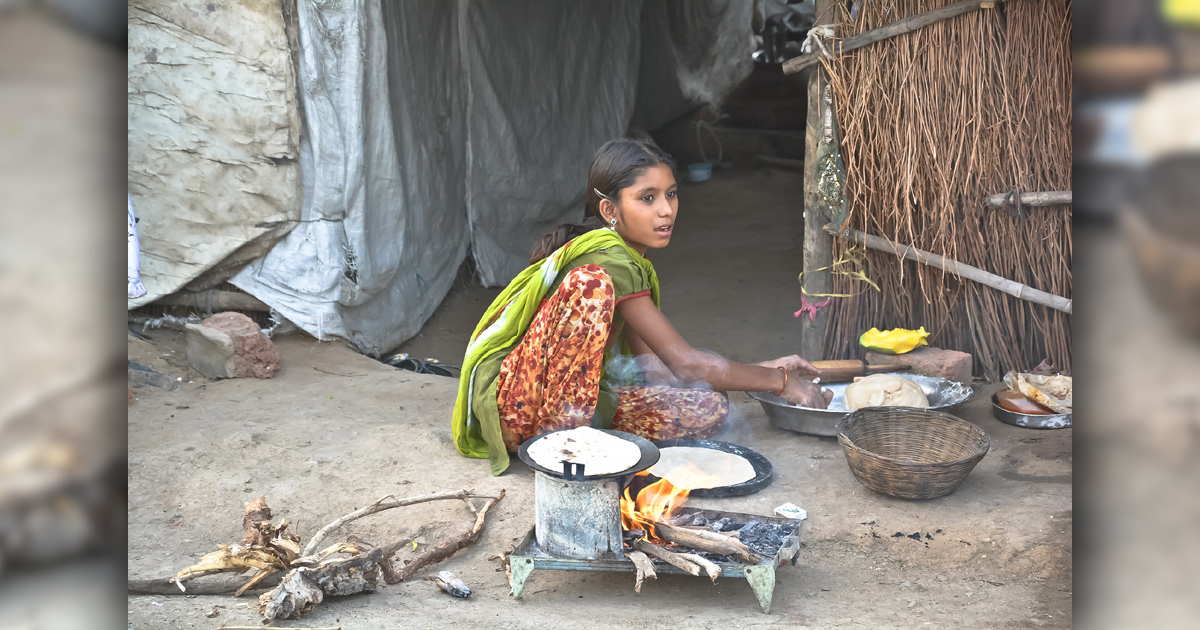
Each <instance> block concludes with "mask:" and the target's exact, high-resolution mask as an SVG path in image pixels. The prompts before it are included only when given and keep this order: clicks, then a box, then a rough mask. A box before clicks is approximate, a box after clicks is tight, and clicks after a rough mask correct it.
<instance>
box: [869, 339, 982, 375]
mask: <svg viewBox="0 0 1200 630" xmlns="http://www.w3.org/2000/svg"><path fill="white" fill-rule="evenodd" d="M866 361H867V363H868V364H875V363H903V364H904V365H907V366H910V367H911V368H912V373H913V374H921V375H924V376H940V377H942V378H945V379H949V380H951V381H957V382H959V383H970V382H971V381H972V376H971V370H972V368H973V360H972V358H971V355H970V354H967V353H966V352H959V351H957V350H943V349H942V348H931V347H928V346H925V347H922V348H917V349H916V350H913V351H912V352H908V353H905V354H882V353H879V352H868V353H867V357H866Z"/></svg>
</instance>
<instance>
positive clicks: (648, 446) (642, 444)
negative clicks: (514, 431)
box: [517, 429, 658, 481]
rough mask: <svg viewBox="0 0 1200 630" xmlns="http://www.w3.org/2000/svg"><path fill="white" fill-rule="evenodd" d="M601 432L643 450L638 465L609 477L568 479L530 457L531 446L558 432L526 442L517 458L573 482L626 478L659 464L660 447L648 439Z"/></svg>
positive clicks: (590, 476) (613, 432) (622, 432)
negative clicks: (631, 443)
mask: <svg viewBox="0 0 1200 630" xmlns="http://www.w3.org/2000/svg"><path fill="white" fill-rule="evenodd" d="M570 430H571V429H559V431H570ZM599 430H600V431H603V432H605V433H607V434H609V435H615V436H617V437H619V438H621V439H623V440H629V441H630V442H633V443H634V444H637V447H638V449H639V450H641V452H642V458H641V459H639V460H638V463H636V464H634V465H633V467H631V468H629V469H628V470H622V471H621V472H615V473H612V474H609V475H588V474H584V476H583V477H568V476H567V475H565V474H563V471H562V470H550V469H549V468H546V467H545V466H540V465H538V464H537V463H536V462H534V461H533V458H532V457H530V456H529V445H530V444H533V443H534V442H536V441H538V440H540V439H542V438H544V437H546V436H547V435H550V434H552V433H558V431H548V432H546V433H543V434H541V435H537V436H534V437H531V438H529V439H528V440H525V442H524V443H523V444H521V448H519V449H517V456H518V457H520V458H521V461H523V462H525V465H526V466H529V467H530V468H532V469H534V470H537V471H540V472H543V473H546V474H547V475H550V476H551V477H555V478H558V479H570V480H571V481H597V480H600V479H612V478H615V477H624V476H625V475H632V474H633V473H636V472H641V471H643V470H646V469H647V468H649V467H651V466H653V465H654V464H656V463H658V447H657V446H655V445H654V443H653V442H651V441H650V440H647V439H646V438H644V437H642V436H640V435H634V434H632V433H626V432H624V431H615V430H613V429H599ZM583 472H584V473H587V468H586V467H585V468H584V471H583Z"/></svg>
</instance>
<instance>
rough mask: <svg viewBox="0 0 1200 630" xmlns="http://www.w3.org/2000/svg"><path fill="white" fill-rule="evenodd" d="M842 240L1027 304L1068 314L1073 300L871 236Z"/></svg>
mask: <svg viewBox="0 0 1200 630" xmlns="http://www.w3.org/2000/svg"><path fill="white" fill-rule="evenodd" d="M825 229H826V230H827V231H828V232H829V233H830V234H834V233H836V232H835V231H834V228H833V226H832V225H827V226H825ZM842 238H844V239H846V240H849V241H854V242H855V243H860V244H862V245H866V246H867V247H870V248H871V249H877V250H879V251H882V252H892V253H894V254H897V255H900V256H903V257H904V258H907V259H908V260H914V261H916V262H919V263H923V264H926V265H930V266H932V267H937V268H939V269H944V270H946V271H947V272H949V273H952V274H954V275H956V276H958V277H960V278H966V279H967V280H974V281H975V282H978V283H980V284H986V285H987V286H989V287H992V288H993V289H996V290H997V291H1003V292H1005V293H1007V294H1009V295H1011V296H1013V297H1016V298H1020V299H1022V300H1025V301H1027V302H1033V303H1034V304H1041V305H1042V306H1048V307H1050V308H1053V309H1056V310H1060V311H1062V312H1064V313H1068V314H1070V313H1071V302H1072V300H1069V299H1067V298H1065V297H1061V296H1058V295H1054V294H1052V293H1046V292H1045V291H1041V290H1038V289H1035V288H1033V287H1031V286H1029V285H1025V284H1021V283H1020V282H1016V281H1015V280H1009V279H1008V278H1004V277H1001V276H997V275H996V274H994V273H991V272H988V271H984V270H982V269H980V268H978V267H972V266H971V265H968V264H965V263H960V262H958V261H956V260H951V259H949V258H945V257H942V256H938V255H937V254H933V253H930V252H927V251H925V250H921V249H917V248H916V247H913V246H911V245H901V244H899V243H896V242H894V241H889V240H888V239H886V238H880V237H878V236H872V235H870V234H865V233H863V232H859V231H858V230H852V229H846V230H844V231H843V232H842Z"/></svg>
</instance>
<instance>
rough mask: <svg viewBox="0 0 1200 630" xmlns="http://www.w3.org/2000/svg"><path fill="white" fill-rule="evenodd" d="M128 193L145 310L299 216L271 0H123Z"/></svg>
mask: <svg viewBox="0 0 1200 630" xmlns="http://www.w3.org/2000/svg"><path fill="white" fill-rule="evenodd" d="M127 59H128V62H127V63H128V73H129V74H128V103H129V105H128V124H129V135H128V142H129V145H128V147H129V154H128V155H129V157H128V168H129V197H130V202H131V204H132V206H133V212H134V214H136V215H137V217H138V219H139V223H138V226H137V227H138V236H139V242H140V245H141V250H142V251H141V276H142V281H143V284H144V285H145V287H146V290H147V292H146V293H145V294H144V295H143V296H141V297H139V298H136V299H133V300H130V301H129V306H130V307H135V306H140V305H142V304H146V303H148V302H152V301H154V300H157V299H158V298H160V297H163V296H164V295H168V294H171V293H174V292H175V291H177V290H179V289H180V288H181V287H183V286H184V285H185V284H187V283H189V282H191V281H193V280H195V279H196V278H197V277H199V276H200V275H201V274H203V273H205V272H208V271H210V270H212V269H213V268H214V267H216V266H218V265H220V264H221V263H223V262H225V263H228V262H230V259H231V258H239V257H241V259H242V261H243V262H244V261H245V260H246V257H249V256H257V255H260V254H261V253H262V252H263V251H265V249H266V247H267V246H269V245H270V244H271V242H273V241H274V240H275V239H276V238H278V236H279V235H280V234H281V233H283V232H286V231H287V230H288V229H290V228H291V226H292V225H293V224H294V222H295V220H296V219H298V218H300V213H299V205H300V204H299V198H300V168H299V164H298V163H297V161H296V158H297V156H298V151H299V140H300V118H299V113H298V112H297V109H296V99H295V97H294V94H295V90H296V82H295V72H294V70H293V66H292V55H291V51H290V47H289V45H288V40H287V36H286V34H285V27H284V20H283V12H282V9H281V6H280V2H279V1H278V0H276V1H274V2H269V1H251V0H245V1H237V2H222V3H220V5H219V6H218V5H217V4H216V3H207V2H198V1H194V0H187V1H183V2H154V1H150V0H134V1H131V2H130V3H129V47H128V57H127Z"/></svg>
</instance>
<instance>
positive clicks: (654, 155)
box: [529, 138, 675, 264]
mask: <svg viewBox="0 0 1200 630" xmlns="http://www.w3.org/2000/svg"><path fill="white" fill-rule="evenodd" d="M659 164H665V165H667V168H670V169H671V171H674V170H675V160H674V159H673V158H671V156H670V155H667V152H666V151H663V150H662V149H660V148H659V147H658V145H657V144H654V143H653V142H650V141H646V140H630V139H627V138H621V139H618V140H609V141H608V142H605V143H604V146H602V147H600V148H599V149H597V150H596V154H595V155H593V156H592V165H591V166H590V167H588V178H587V207H586V208H585V209H584V218H583V223H564V224H562V225H560V226H558V227H556V228H554V229H553V230H551V231H550V233H549V234H547V235H545V236H543V237H542V240H540V241H538V243H537V244H536V245H534V246H533V252H532V253H531V254H530V257H529V264H533V263H536V262H538V261H540V260H542V259H544V258H546V257H547V256H549V255H550V254H552V253H554V250H556V249H558V248H559V247H562V246H563V245H564V244H566V242H567V241H569V240H571V239H573V238H575V237H576V236H579V235H581V234H586V233H588V232H590V231H592V230H596V229H599V228H602V227H606V225H605V223H604V219H602V218H601V217H600V195H597V194H596V191H597V190H598V191H600V192H601V193H604V195H605V196H606V197H608V198H609V199H620V198H621V191H622V190H624V189H626V188H628V187H629V186H632V185H633V182H634V181H635V180H637V178H639V177H641V176H642V174H643V173H645V172H646V169H648V168H650V167H651V166H658V165H659Z"/></svg>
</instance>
